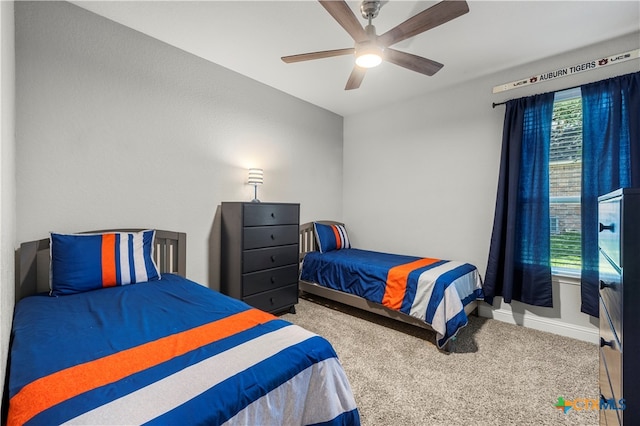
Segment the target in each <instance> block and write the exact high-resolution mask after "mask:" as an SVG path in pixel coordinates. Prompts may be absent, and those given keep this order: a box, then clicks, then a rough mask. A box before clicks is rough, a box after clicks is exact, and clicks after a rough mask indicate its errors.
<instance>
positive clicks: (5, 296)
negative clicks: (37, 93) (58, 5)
mask: <svg viewBox="0 0 640 426" xmlns="http://www.w3.org/2000/svg"><path fill="white" fill-rule="evenodd" d="M0 41H1V42H0V54H1V58H2V60H1V61H0V94H1V95H2V96H1V97H0V98H1V99H2V101H1V103H0V383H4V378H5V374H6V370H5V366H6V364H7V352H8V348H9V336H10V334H11V318H12V317H13V300H14V267H13V265H14V264H13V249H14V247H15V226H16V225H15V221H16V217H15V164H14V156H15V154H14V152H15V136H14V130H15V124H14V122H15V107H14V104H15V84H14V80H15V49H14V18H13V2H7V1H2V2H0Z"/></svg>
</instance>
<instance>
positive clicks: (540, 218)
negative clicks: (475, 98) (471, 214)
mask: <svg viewBox="0 0 640 426" xmlns="http://www.w3.org/2000/svg"><path fill="white" fill-rule="evenodd" d="M553 99H554V94H553V93H547V94H543V95H537V96H531V97H527V98H521V99H515V100H512V101H509V102H507V104H506V111H505V119H504V128H503V134H502V155H501V160H500V174H499V181H498V194H497V197H496V210H495V217H494V222H493V233H492V235H491V246H490V248H489V261H488V264H487V272H486V274H485V282H484V287H483V289H484V293H485V301H487V302H488V303H490V304H493V299H494V297H495V296H502V297H503V299H504V301H505V302H507V303H510V302H511V300H518V301H520V302H524V303H527V304H530V305H536V306H547V307H551V306H552V305H553V303H552V292H551V266H550V263H549V258H550V245H551V243H550V229H549V228H550V218H549V146H550V143H551V116H552V113H553Z"/></svg>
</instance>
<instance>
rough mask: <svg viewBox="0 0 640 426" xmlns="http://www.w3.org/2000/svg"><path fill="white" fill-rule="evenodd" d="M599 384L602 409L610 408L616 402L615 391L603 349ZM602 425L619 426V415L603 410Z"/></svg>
mask: <svg viewBox="0 0 640 426" xmlns="http://www.w3.org/2000/svg"><path fill="white" fill-rule="evenodd" d="M598 383H599V385H600V386H599V387H600V401H601V405H600V407H601V408H602V407H608V406H609V405H610V404H611V403H612V401H616V404H617V400H616V399H615V397H614V396H613V390H612V389H611V380H610V377H609V372H608V371H607V363H606V362H605V360H604V354H603V352H602V349H600V372H599V378H598ZM600 424H601V425H607V426H610V425H616V426H617V425H619V424H620V421H619V419H618V414H617V412H616V410H611V409H601V410H600Z"/></svg>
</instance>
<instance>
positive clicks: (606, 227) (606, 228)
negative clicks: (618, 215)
mask: <svg viewBox="0 0 640 426" xmlns="http://www.w3.org/2000/svg"><path fill="white" fill-rule="evenodd" d="M614 229H615V223H612V224H611V225H604V224H602V223H601V224H600V232H602V231H611V232H613V230H614Z"/></svg>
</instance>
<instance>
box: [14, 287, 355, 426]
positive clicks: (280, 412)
mask: <svg viewBox="0 0 640 426" xmlns="http://www.w3.org/2000/svg"><path fill="white" fill-rule="evenodd" d="M9 398H10V403H9V420H8V424H9V425H18V424H24V423H26V424H47V425H48V424H61V423H67V422H68V423H73V424H142V423H149V424H243V425H244V424H316V423H322V424H345V425H347V424H359V416H358V411H357V408H356V405H355V401H354V399H353V396H352V394H351V390H350V387H349V383H348V381H347V378H346V376H345V374H344V371H343V370H342V367H341V365H340V363H339V361H338V359H337V356H336V354H335V352H334V350H333V348H332V347H331V345H330V344H329V343H328V342H327V341H326V340H324V339H323V338H321V337H320V336H317V335H315V334H313V333H311V332H309V331H307V330H304V329H302V328H300V327H298V326H295V325H293V324H291V323H289V322H286V321H283V320H280V319H278V318H276V317H274V316H273V315H270V314H267V313H265V312H262V311H259V310H257V309H253V308H251V307H250V306H248V305H246V304H244V303H242V302H240V301H237V300H234V299H231V298H229V297H227V296H224V295H222V294H220V293H218V292H215V291H212V290H210V289H208V288H205V287H202V286H200V285H198V284H196V283H193V282H191V281H189V280H186V279H184V278H181V277H178V276H176V275H171V274H165V275H163V276H162V279H161V280H159V281H154V282H147V283H140V284H135V285H130V286H124V287H113V288H106V289H100V290H94V291H90V292H86V293H80V294H75V295H69V296H62V297H48V296H32V297H28V298H26V299H23V300H22V301H20V302H19V303H18V304H17V306H16V312H15V317H14V323H13V342H12V346H11V365H10V370H9Z"/></svg>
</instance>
